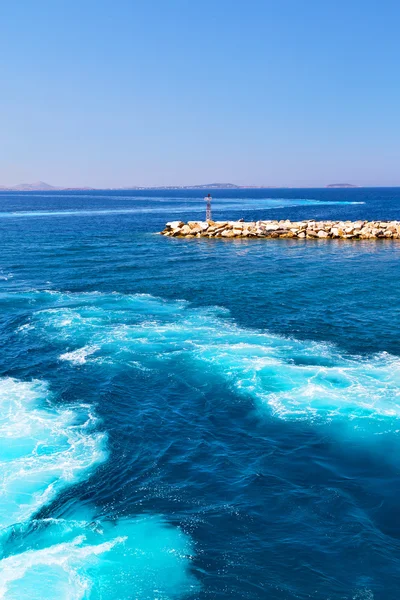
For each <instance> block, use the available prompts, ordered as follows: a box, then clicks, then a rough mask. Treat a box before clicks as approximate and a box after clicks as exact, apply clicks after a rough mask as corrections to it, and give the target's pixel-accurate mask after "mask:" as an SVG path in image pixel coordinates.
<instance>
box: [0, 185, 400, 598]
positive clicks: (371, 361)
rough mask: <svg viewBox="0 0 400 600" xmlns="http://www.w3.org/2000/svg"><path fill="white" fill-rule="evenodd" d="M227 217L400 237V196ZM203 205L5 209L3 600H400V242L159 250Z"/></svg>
mask: <svg viewBox="0 0 400 600" xmlns="http://www.w3.org/2000/svg"><path fill="white" fill-rule="evenodd" d="M206 192H208V190H206ZM211 193H212V195H213V204H212V208H213V217H214V218H215V219H216V220H224V219H230V220H235V219H240V218H243V219H244V220H258V219H263V220H266V219H286V218H289V219H293V220H301V219H317V220H318V219H320V220H324V219H326V220H328V219H340V220H346V219H351V220H356V219H381V220H383V219H384V220H394V219H400V189H399V188H397V189H395V188H394V189H390V188H376V189H372V188H369V189H361V188H357V189H234V190H233V189H229V190H222V189H219V190H212V191H211ZM204 195H205V191H204V190H203V191H202V190H151V191H149V190H141V191H137V190H133V191H126V190H124V191H109V190H104V191H51V192H33V193H29V192H21V193H17V192H14V193H9V192H1V193H0V342H1V354H0V459H1V460H0V482H1V483H0V598H4V599H6V600H81V599H85V600H87V599H90V600H228V599H229V600H236V599H247V600H295V599H296V600H306V599H312V600H398V598H399V597H400V504H399V503H400V357H399V355H400V345H399V334H400V302H399V301H400V240H375V241H373V240H365V241H362V240H361V241H351V240H337V241H335V240H317V241H314V240H298V239H297V240H291V239H285V240H283V239H278V240H273V239H234V240H232V239H205V238H201V239H197V238H194V239H178V238H167V237H163V236H161V235H158V233H157V232H159V231H160V230H161V229H162V228H163V227H164V224H165V223H166V222H167V221H171V220H184V221H186V220H198V219H204V214H205V203H204V199H203V197H204Z"/></svg>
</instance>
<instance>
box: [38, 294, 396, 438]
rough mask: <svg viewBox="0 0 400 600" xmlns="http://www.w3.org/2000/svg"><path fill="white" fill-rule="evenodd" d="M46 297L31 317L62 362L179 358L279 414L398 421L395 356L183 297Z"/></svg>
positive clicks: (164, 362) (123, 363)
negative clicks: (321, 339) (255, 321)
mask: <svg viewBox="0 0 400 600" xmlns="http://www.w3.org/2000/svg"><path fill="white" fill-rule="evenodd" d="M55 301H56V302H55V304H54V305H53V307H52V308H48V309H45V310H42V311H38V312H36V313H35V316H34V321H37V322H38V325H39V327H38V328H37V329H38V330H39V331H40V335H43V336H44V337H45V339H46V341H47V340H51V341H52V343H57V344H58V345H59V347H60V358H62V359H63V360H65V359H66V358H67V357H68V358H69V360H71V357H72V358H74V357H80V356H82V355H85V360H86V362H87V363H88V364H90V363H93V364H96V363H101V362H107V364H109V365H114V367H115V368H119V367H123V368H126V367H127V366H129V365H133V364H140V365H141V366H142V367H144V368H150V369H152V368H157V369H161V370H168V369H169V368H170V365H169V363H170V362H171V361H173V360H174V357H179V360H186V361H189V362H190V369H189V370H190V371H191V372H192V377H193V378H196V377H197V378H198V379H201V380H202V381H209V382H212V380H213V378H215V377H220V378H221V377H222V378H224V379H225V380H226V381H227V382H228V384H229V386H230V387H231V388H232V389H233V390H235V391H236V392H238V393H240V394H246V395H247V396H251V397H253V398H254V399H255V400H257V401H259V402H261V403H262V404H264V405H266V406H268V407H269V409H270V410H271V411H272V412H273V414H275V415H276V416H278V417H280V418H283V419H289V418H290V419H323V420H331V419H333V418H345V419H347V420H353V419H358V422H359V420H360V419H362V418H363V419H365V418H369V419H375V420H377V419H378V420H379V419H398V418H399V417H400V360H399V359H398V358H397V357H394V356H391V355H388V354H385V353H383V354H380V355H377V356H368V357H358V356H349V355H346V354H343V353H341V352H340V351H339V350H338V349H337V348H335V347H333V346H331V345H328V344H322V343H313V342H303V341H299V340H295V339H285V338H282V337H279V336H277V335H271V334H269V333H267V332H259V331H253V330H250V329H244V328H240V327H238V326H237V325H236V324H235V323H233V322H232V320H231V319H229V318H228V317H227V315H226V311H225V312H224V311H223V310H221V309H218V308H215V307H214V308H213V307H211V308H204V309H200V308H192V307H191V306H190V305H189V304H188V303H185V302H182V301H180V302H179V301H177V302H173V301H169V302H165V301H163V300H161V299H157V298H153V297H151V296H142V295H138V296H124V295H120V294H60V295H59V296H57V295H56V297H55ZM35 331H36V330H34V332H35ZM28 333H29V332H28ZM88 348H91V349H94V348H96V351H95V352H93V353H90V354H89V353H88V352H87V349H88ZM66 350H67V351H66ZM71 362H72V363H73V362H74V360H71ZM396 427H397V426H396Z"/></svg>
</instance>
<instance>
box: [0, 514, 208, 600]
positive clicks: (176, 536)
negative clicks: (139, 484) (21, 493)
mask: <svg viewBox="0 0 400 600" xmlns="http://www.w3.org/2000/svg"><path fill="white" fill-rule="evenodd" d="M86 512H88V511H87V510H86ZM87 518H88V519H89V520H88V521H82V520H64V519H47V520H43V521H36V522H35V527H34V528H30V530H29V531H24V527H23V526H22V527H21V528H20V533H25V535H26V536H27V542H28V547H29V549H28V550H26V551H23V552H20V553H19V554H14V555H10V556H6V557H4V558H3V559H2V560H0V598H2V599H4V600H55V598H57V599H60V600H81V599H84V598H86V599H87V598H90V599H91V600H100V599H102V598H107V600H121V598H157V597H158V598H160V599H162V598H163V599H165V600H166V599H167V598H168V599H170V598H171V599H172V598H177V597H179V596H180V595H185V596H186V594H187V593H188V592H189V591H192V592H193V591H196V589H197V588H198V586H197V582H196V580H195V579H194V577H192V575H191V574H190V572H189V570H188V567H189V561H190V559H191V556H192V547H191V543H190V540H189V538H188V537H187V536H185V535H184V534H183V533H181V532H180V530H179V529H177V528H171V527H169V526H167V525H166V524H165V523H164V521H163V520H162V519H161V518H160V517H155V516H153V517H145V518H138V519H126V518H125V519H121V520H117V521H113V522H111V521H96V520H93V519H92V518H91V515H90V514H87ZM25 529H26V528H25ZM155 590H158V592H157V593H156V592H155Z"/></svg>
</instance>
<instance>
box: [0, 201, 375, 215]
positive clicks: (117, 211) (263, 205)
mask: <svg viewBox="0 0 400 600" xmlns="http://www.w3.org/2000/svg"><path fill="white" fill-rule="evenodd" d="M129 199H130V200H133V199H134V198H129ZM138 199H140V200H146V199H145V198H138ZM148 200H152V201H154V200H156V199H155V198H148ZM168 200H174V199H173V198H171V199H168ZM179 200H180V204H179V205H178V206H173V205H171V206H168V207H160V206H157V207H155V208H153V207H145V206H143V207H135V208H112V209H107V208H105V209H92V210H87V209H84V210H82V209H81V210H79V209H76V210H31V211H14V212H0V219H15V218H30V217H81V216H83V217H84V216H96V215H98V216H107V215H124V214H128V215H129V214H143V213H174V214H175V213H179V214H184V213H188V212H189V213H190V212H200V211H202V210H203V208H204V207H203V202H199V199H198V198H194V199H190V198H179ZM190 200H192V201H193V200H194V201H195V202H196V204H195V203H194V202H192V203H191V204H189V205H183V206H182V203H184V202H187V201H190ZM222 200H223V199H220V198H218V201H215V202H214V210H215V211H227V210H229V211H240V212H243V211H246V210H272V209H277V208H288V207H295V206H326V205H350V204H365V203H364V202H347V201H344V202H335V201H324V200H312V199H307V198H298V199H287V198H235V199H233V198H229V201H228V202H223V201H222Z"/></svg>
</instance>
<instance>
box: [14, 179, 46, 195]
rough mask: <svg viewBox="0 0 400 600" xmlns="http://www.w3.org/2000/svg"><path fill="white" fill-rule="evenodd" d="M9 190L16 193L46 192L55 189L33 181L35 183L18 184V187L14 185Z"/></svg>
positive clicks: (42, 182)
mask: <svg viewBox="0 0 400 600" xmlns="http://www.w3.org/2000/svg"><path fill="white" fill-rule="evenodd" d="M10 189H11V190H15V191H16V192H46V191H48V190H55V189H57V188H55V187H54V186H53V185H49V184H48V183H45V182H44V181H35V183H20V184H19V185H14V186H13V187H12V188H10Z"/></svg>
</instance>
